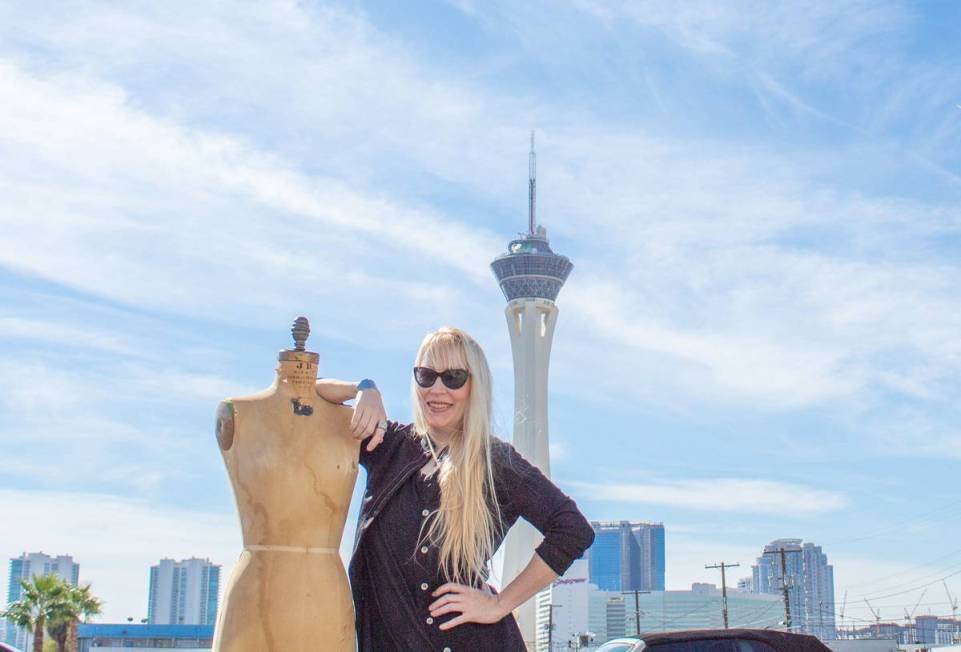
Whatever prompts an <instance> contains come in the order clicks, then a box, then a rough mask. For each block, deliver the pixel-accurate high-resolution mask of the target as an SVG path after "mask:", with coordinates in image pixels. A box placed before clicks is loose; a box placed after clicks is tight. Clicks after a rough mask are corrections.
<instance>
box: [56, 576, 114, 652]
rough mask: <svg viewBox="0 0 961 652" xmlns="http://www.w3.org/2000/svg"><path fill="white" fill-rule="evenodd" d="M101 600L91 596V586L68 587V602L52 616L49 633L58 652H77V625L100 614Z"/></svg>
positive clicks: (62, 604)
mask: <svg viewBox="0 0 961 652" xmlns="http://www.w3.org/2000/svg"><path fill="white" fill-rule="evenodd" d="M101 606H102V604H101V602H100V600H99V599H98V598H96V597H94V596H93V595H91V594H90V585H89V584H88V585H86V586H70V585H69V584H67V585H66V600H64V601H63V602H62V603H61V604H60V606H59V607H58V608H57V609H56V612H55V613H53V614H51V616H50V620H49V624H48V625H47V632H48V633H49V634H50V638H52V639H53V640H55V641H56V642H57V652H76V651H77V623H78V622H79V621H80V620H81V618H82V619H83V620H84V621H86V620H87V619H88V618H89V617H90V616H95V615H96V614H99V613H100V608H101Z"/></svg>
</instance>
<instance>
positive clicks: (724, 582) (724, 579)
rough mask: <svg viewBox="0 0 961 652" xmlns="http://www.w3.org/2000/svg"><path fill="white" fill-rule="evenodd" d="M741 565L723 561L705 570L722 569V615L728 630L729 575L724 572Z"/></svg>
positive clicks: (725, 627)
mask: <svg viewBox="0 0 961 652" xmlns="http://www.w3.org/2000/svg"><path fill="white" fill-rule="evenodd" d="M740 565H741V564H739V563H738V564H726V563H724V562H723V561H722V562H721V563H720V564H714V565H713V566H705V567H704V568H720V569H721V613H722V614H724V629H727V575H726V573H725V572H724V570H725V569H726V568H737V567H738V566H740Z"/></svg>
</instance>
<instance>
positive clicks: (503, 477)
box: [350, 422, 594, 650]
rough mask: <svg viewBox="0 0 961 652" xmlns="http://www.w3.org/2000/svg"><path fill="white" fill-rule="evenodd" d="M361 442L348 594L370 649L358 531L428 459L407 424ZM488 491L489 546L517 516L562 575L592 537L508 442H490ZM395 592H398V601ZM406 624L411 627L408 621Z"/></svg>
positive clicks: (573, 508) (364, 646)
mask: <svg viewBox="0 0 961 652" xmlns="http://www.w3.org/2000/svg"><path fill="white" fill-rule="evenodd" d="M366 444H367V440H365V441H364V442H362V443H361V449H360V450H361V452H360V463H361V465H363V466H364V467H365V468H366V469H367V487H366V491H365V492H364V498H363V502H362V504H361V509H360V515H359V518H358V523H357V532H356V537H355V539H354V552H353V556H352V558H351V562H350V583H351V591H352V593H353V597H354V608H355V612H356V621H357V634H358V643H359V649H360V650H368V649H372V647H371V645H372V642H371V641H367V640H365V639H366V638H369V636H370V634H369V628H368V627H367V626H366V625H367V623H365V615H366V612H367V609H366V608H365V600H366V599H367V596H368V593H369V590H368V581H367V574H366V568H365V564H364V555H363V554H362V546H363V545H364V532H365V531H366V530H367V529H368V528H369V527H370V525H371V523H372V522H373V521H374V519H376V518H377V515H378V514H379V513H380V512H381V511H382V510H383V508H384V506H385V505H386V504H387V502H388V501H389V500H390V499H391V497H392V496H394V494H395V493H396V492H397V490H398V489H399V488H400V487H401V486H402V485H403V484H404V483H405V482H407V481H408V480H409V479H410V478H411V476H412V475H413V474H414V473H416V472H417V471H418V470H419V469H420V468H421V467H423V466H424V464H425V463H426V462H427V461H428V460H429V459H430V454H429V452H428V451H427V450H426V448H425V446H424V442H423V438H421V437H418V436H417V435H415V434H414V432H413V428H412V427H411V426H410V425H406V426H405V425H400V424H397V423H395V422H391V423H390V424H389V425H388V428H387V432H386V433H385V434H384V440H383V442H382V443H381V444H380V445H379V446H378V447H377V448H376V449H375V450H374V451H372V452H367V450H366ZM491 453H492V455H491V463H492V467H493V473H494V489H495V493H496V495H497V501H498V504H499V507H500V510H501V518H502V525H503V527H502V529H501V531H500V532H499V533H498V537H497V539H496V541H495V547H496V546H497V545H500V543H501V541H502V540H503V538H504V536H505V535H506V533H507V530H508V529H509V528H510V526H511V525H513V524H514V523H515V522H516V521H517V519H518V517H523V518H524V519H526V520H527V521H529V522H530V523H531V524H532V525H533V526H534V527H535V528H537V529H538V530H539V531H540V532H541V533H542V534H543V535H544V540H543V541H542V542H541V543H540V545H539V546H538V547H537V549H536V551H535V552H536V553H537V555H538V556H539V557H540V558H541V559H543V560H544V562H545V563H546V564H547V565H548V566H550V568H551V569H552V570H553V571H554V572H555V573H557V574H558V575H562V574H563V573H564V572H565V571H566V570H567V569H568V568H569V567H570V565H571V563H573V561H574V560H575V559H577V558H579V557H581V556H582V555H583V554H584V551H585V550H587V548H588V547H590V545H591V543H592V542H593V540H594V530H593V529H592V528H591V526H590V523H588V521H587V520H586V519H585V518H584V516H583V515H582V514H581V513H580V511H579V510H578V509H577V505H576V504H575V503H574V501H573V500H572V499H571V498H569V497H568V496H566V495H565V494H564V493H563V492H561V490H560V489H558V488H557V487H556V486H555V485H554V484H553V483H552V482H551V481H550V480H549V479H548V478H547V477H545V476H544V474H543V473H541V472H540V470H539V469H538V468H537V467H535V466H533V465H532V464H530V463H529V462H528V461H527V460H525V459H524V458H523V457H522V456H521V455H520V453H518V452H517V451H516V450H515V449H514V447H513V446H511V445H510V444H508V443H506V442H503V441H501V440H499V439H496V438H494V439H492V442H491ZM399 598H400V596H398V599H399ZM412 626H416V625H415V624H414V623H412Z"/></svg>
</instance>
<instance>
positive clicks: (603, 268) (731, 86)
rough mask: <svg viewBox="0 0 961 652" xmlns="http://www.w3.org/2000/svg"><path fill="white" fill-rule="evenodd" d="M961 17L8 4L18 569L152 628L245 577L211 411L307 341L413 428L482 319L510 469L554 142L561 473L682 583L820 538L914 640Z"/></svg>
mask: <svg viewBox="0 0 961 652" xmlns="http://www.w3.org/2000/svg"><path fill="white" fill-rule="evenodd" d="M959 20H961V7H957V6H954V5H952V4H950V3H940V4H931V3H927V4H925V3H917V2H902V1H899V0H880V1H878V2H867V1H866V0H854V1H852V2H847V3H840V4H828V5H818V7H816V8H814V9H812V8H810V7H808V6H801V5H799V4H797V3H789V2H774V3H754V2H748V1H744V2H735V3H734V4H733V5H725V6H718V5H717V4H716V3H708V2H704V1H702V0H695V1H694V2H692V3H690V4H685V7H684V8H683V9H681V8H678V9H677V10H676V11H675V10H668V9H665V8H659V7H657V6H653V5H637V6H633V5H624V4H608V3H605V2H601V1H600V0H597V1H595V0H589V1H586V2H581V1H578V2H560V3H549V4H548V3H543V2H541V0H534V1H533V2H529V3H522V4H519V3H510V2H506V1H502V0H492V1H491V2H485V3H478V2H474V1H473V0H451V1H450V2H427V3H422V4H421V3H419V4H417V6H416V7H408V8H405V9H403V10H401V9H400V8H399V6H398V5H396V3H384V2H378V1H375V0H361V1H359V2H319V1H318V2H293V1H291V0H267V1H266V2H264V3H257V4H256V5H245V6H243V7H240V8H229V9H228V8H227V6H226V5H223V4H222V3H213V2H203V1H201V2H193V3H189V4H187V3H178V2H173V3H163V4H156V5H126V4H124V5H118V4H116V3H114V4H108V3H102V4H101V3H96V2H90V3H81V5H77V4H75V3H66V2H60V1H59V0H54V1H52V2H49V3H43V7H42V8H41V7H39V5H37V4H36V3H5V4H3V5H2V6H0V36H2V37H3V38H0V92H2V94H3V97H4V98H5V101H4V102H3V103H0V125H2V127H3V128H2V129H0V152H2V154H3V156H0V206H2V209H0V232H2V234H3V237H0V299H2V300H0V389H2V390H3V391H2V392H0V522H3V523H4V524H5V525H8V526H9V530H10V531H12V532H13V535H12V536H10V537H5V540H4V541H2V542H0V556H2V557H3V558H4V559H9V558H13V557H16V556H18V555H19V554H21V553H22V552H23V551H25V550H41V549H43V550H54V551H69V552H70V554H71V555H73V556H74V558H75V559H76V560H78V561H79V562H80V564H81V566H82V568H81V573H82V577H81V581H82V582H87V581H89V582H91V583H92V584H93V587H94V591H95V592H96V593H97V594H98V595H100V596H101V597H103V598H104V600H105V601H106V604H105V606H104V609H105V613H104V616H103V619H104V620H113V621H125V620H126V618H127V617H134V618H137V619H139V618H141V617H144V616H146V614H145V613H143V610H144V609H145V608H146V601H145V596H144V586H143V585H144V581H143V573H144V569H145V568H147V567H149V565H151V564H153V563H156V560H158V559H161V558H163V557H170V558H174V559H186V558H190V557H191V556H195V555H196V556H201V557H207V558H210V559H211V560H212V561H213V562H214V563H217V564H221V565H223V572H224V573H227V574H229V572H230V570H231V567H232V566H233V564H234V563H235V562H236V558H237V555H238V553H239V551H240V549H241V544H240V535H239V528H238V527H237V522H236V514H235V505H234V501H233V496H232V495H231V492H230V490H229V486H228V483H227V478H226V474H225V473H224V470H223V464H222V460H221V459H220V455H219V452H218V449H217V445H216V442H215V439H214V435H213V421H214V410H215V407H216V405H217V404H218V402H219V401H220V400H221V399H223V398H226V397H229V396H238V395H246V394H250V393H252V392H255V391H258V390H259V389H261V388H264V387H266V386H268V385H269V384H270V383H271V382H272V380H273V376H274V367H275V362H276V352H277V350H279V349H281V348H283V347H285V346H286V345H287V343H288V342H289V336H288V333H287V330H288V327H289V323H290V321H292V319H293V318H294V317H296V316H298V315H301V314H303V315H306V316H308V317H309V318H310V319H311V326H312V329H313V331H314V334H313V335H312V337H311V345H312V347H313V348H314V349H315V350H316V351H317V352H318V353H320V365H319V371H320V374H321V375H323V376H329V377H335V378H346V379H351V380H359V379H360V378H364V377H369V378H373V379H374V380H375V381H376V382H377V384H378V386H379V387H380V388H381V389H382V390H383V395H384V398H385V402H386V407H387V411H388V415H389V416H390V417H391V418H393V419H397V420H400V421H409V420H410V417H411V414H410V405H409V384H410V378H409V376H410V367H411V366H412V360H413V356H414V353H415V350H416V345H417V343H418V342H419V341H420V340H421V339H422V337H423V335H424V334H425V333H426V332H428V331H429V330H431V329H434V328H436V327H438V326H441V325H444V324H451V325H455V326H459V327H462V328H464V329H465V330H466V331H468V332H470V333H471V334H472V335H473V336H474V337H475V338H476V339H477V340H478V341H479V342H480V343H481V344H482V345H483V347H484V349H485V351H486V353H487V355H488V358H489V360H490V364H491V370H492V374H493V378H494V410H495V433H496V434H498V435H499V436H501V437H502V438H504V439H510V438H511V434H512V433H511V425H512V423H513V418H514V413H513V407H514V405H513V396H514V385H513V374H512V364H513V363H512V353H511V349H510V342H509V340H508V338H507V337H506V336H505V335H506V334H505V332H504V328H505V326H504V316H503V308H504V297H503V296H502V294H501V291H500V290H499V289H498V287H497V284H496V283H494V282H493V281H492V278H491V274H490V268H489V264H490V261H491V260H492V259H493V258H494V257H496V256H497V255H499V254H500V253H503V251H504V244H505V242H508V241H510V240H511V238H512V236H513V235H514V234H515V233H516V232H517V231H518V230H523V228H524V222H525V212H526V208H527V203H528V191H529V189H528V184H527V180H528V179H527V177H528V174H527V161H525V155H526V153H527V150H528V141H529V135H530V131H531V129H534V130H536V133H537V150H538V154H539V161H538V162H539V170H538V179H537V184H538V190H539V191H540V192H539V195H538V212H539V213H540V214H542V215H543V216H544V221H545V222H546V223H547V226H548V227H549V232H550V237H551V242H550V245H551V247H552V249H553V250H556V251H558V252H563V254H564V255H565V256H569V257H570V260H572V261H575V262H576V265H577V270H576V272H575V273H573V274H571V275H570V278H569V280H567V282H566V283H565V285H564V289H563V292H562V293H561V298H560V299H559V305H560V307H561V310H562V311H563V317H562V318H560V319H559V320H558V323H557V328H556V332H555V334H554V341H553V346H552V351H551V372H550V373H551V378H550V388H549V401H550V417H551V448H552V450H551V459H550V463H551V476H552V479H553V480H554V481H555V482H556V483H557V484H558V485H559V486H560V487H561V489H562V490H564V491H565V492H566V493H568V494H569V495H571V496H572V497H573V498H574V499H575V500H576V501H577V503H578V505H579V506H580V507H581V508H582V510H583V511H584V513H585V514H586V515H587V516H588V517H589V518H590V519H591V520H601V521H610V520H619V519H631V520H649V521H654V522H661V523H664V524H665V527H666V528H667V529H669V530H670V534H669V537H670V539H669V541H668V546H669V557H668V559H667V567H666V569H665V570H666V574H665V586H666V588H668V589H674V588H679V587H687V586H690V585H691V584H692V583H693V582H703V581H708V582H715V583H716V582H717V579H718V577H717V571H716V570H707V569H705V568H704V566H705V565H709V564H716V563H719V562H721V561H724V562H727V563H735V562H739V563H740V564H741V566H742V569H744V570H746V567H747V566H749V565H750V564H752V563H754V560H756V558H757V556H758V553H759V551H760V550H761V549H762V546H763V545H764V544H765V543H766V542H770V541H773V540H776V539H778V538H803V540H804V541H814V542H817V543H818V545H820V546H822V548H823V550H824V551H825V552H826V553H827V554H828V555H829V556H830V561H831V565H832V566H833V567H834V576H835V577H834V579H835V592H836V602H837V603H840V601H841V599H842V598H843V595H844V594H845V592H847V594H848V598H847V609H846V613H845V621H846V625H851V624H858V625H866V624H870V623H871V622H874V616H873V615H872V614H871V612H870V610H869V609H868V607H867V605H866V604H865V600H867V601H870V603H871V604H872V605H874V606H875V608H876V609H880V610H881V613H882V617H883V618H885V619H887V618H889V617H890V618H892V619H894V618H902V619H903V610H904V609H908V610H910V609H912V608H914V605H915V603H917V602H918V600H919V598H920V597H921V595H922V592H923V591H924V590H925V589H924V588H923V585H925V584H930V586H928V587H927V588H928V591H927V594H926V595H925V597H924V599H923V600H921V602H920V604H919V606H918V615H922V616H927V615H941V616H946V615H950V605H949V603H948V599H947V596H946V594H945V591H944V590H943V589H942V588H941V586H940V578H942V577H944V578H945V579H946V582H947V585H948V588H949V590H950V591H951V592H952V593H953V594H954V595H961V574H957V571H959V570H961V552H959V551H957V550H956V549H955V548H956V546H954V545H952V543H951V542H952V541H955V540H957V539H958V538H959V537H961V520H959V519H958V518H957V516H958V515H959V514H961V501H957V500H954V499H953V498H952V496H954V495H955V494H956V491H955V488H954V487H955V484H956V481H955V478H956V475H957V465H958V463H959V461H961V453H959V451H961V435H959V432H961V430H959V423H961V415H959V412H958V408H957V406H956V405H955V401H954V398H953V397H954V396H956V395H957V393H958V391H959V390H961V353H959V346H961V345H959V344H958V337H957V333H958V332H961V322H959V320H961V292H959V289H958V288H961V269H959V265H958V260H959V259H961V256H959V253H961V249H959V243H961V224H959V222H958V220H957V215H958V214H961V210H959V209H961V176H959V173H961V146H959V145H961V110H959V109H958V108H957V104H958V103H959V102H961V81H959V80H958V77H957V74H956V70H958V69H959V65H961V43H958V40H957V39H956V38H954V35H953V34H952V33H950V30H948V29H947V27H946V26H951V25H955V24H957V23H958V21H959ZM278 71H282V74H279V73H278ZM362 483H363V477H361V478H359V484H358V487H360V486H362ZM357 494H359V489H358V492H357ZM357 494H355V501H358V500H359V495H357ZM355 516H356V505H355V506H354V507H353V509H352V511H351V513H350V515H349V516H348V526H347V530H346V532H345V536H344V540H345V542H346V543H345V545H344V546H343V552H344V554H345V555H348V554H349V545H350V540H351V539H352V535H353V527H354V521H355ZM8 570H9V569H3V571H2V572H4V573H7V572H8ZM745 574H746V573H745ZM0 580H4V581H7V580H8V578H7V577H5V576H0Z"/></svg>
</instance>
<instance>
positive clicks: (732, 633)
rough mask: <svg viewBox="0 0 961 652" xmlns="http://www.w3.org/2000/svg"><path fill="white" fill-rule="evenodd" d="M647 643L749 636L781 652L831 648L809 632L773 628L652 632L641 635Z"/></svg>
mask: <svg viewBox="0 0 961 652" xmlns="http://www.w3.org/2000/svg"><path fill="white" fill-rule="evenodd" d="M641 638H642V639H644V643H645V644H647V645H657V644H658V643H680V642H684V641H699V640H703V639H723V638H749V639H753V640H756V641H762V642H764V643H767V644H769V645H771V646H772V647H775V648H777V649H778V650H780V651H781V652H826V651H827V650H828V649H829V648H828V647H827V646H825V645H824V643H822V642H821V641H819V640H818V638H817V637H816V636H811V635H809V634H793V633H789V632H782V631H778V630H773V629H698V630H688V631H683V632H652V633H645V634H642V635H641Z"/></svg>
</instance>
